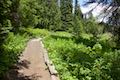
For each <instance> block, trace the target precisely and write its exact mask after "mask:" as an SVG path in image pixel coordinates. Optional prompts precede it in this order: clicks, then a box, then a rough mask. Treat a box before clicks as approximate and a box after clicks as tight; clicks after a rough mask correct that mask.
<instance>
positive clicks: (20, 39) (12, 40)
mask: <svg viewBox="0 0 120 80" xmlns="http://www.w3.org/2000/svg"><path fill="white" fill-rule="evenodd" d="M28 39H29V37H28V36H27V35H26V34H24V35H19V34H17V35H14V34H13V33H9V35H8V38H7V39H6V40H5V44H4V45H3V46H2V47H3V51H2V53H1V54H0V77H1V76H2V75H3V74H4V73H5V72H6V71H7V70H8V69H9V68H10V67H11V66H12V65H13V64H14V63H16V62H17V60H18V57H19V55H20V53H21V51H22V50H23V49H24V47H25V45H26V41H27V40H28Z"/></svg>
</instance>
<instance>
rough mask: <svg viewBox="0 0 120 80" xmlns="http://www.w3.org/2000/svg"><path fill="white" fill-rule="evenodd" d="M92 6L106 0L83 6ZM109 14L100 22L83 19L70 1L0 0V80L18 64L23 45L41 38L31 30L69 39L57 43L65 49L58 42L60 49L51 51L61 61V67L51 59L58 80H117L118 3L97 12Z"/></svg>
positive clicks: (119, 54) (119, 77)
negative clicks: (62, 34)
mask: <svg viewBox="0 0 120 80" xmlns="http://www.w3.org/2000/svg"><path fill="white" fill-rule="evenodd" d="M94 2H96V3H98V5H99V4H102V5H107V2H109V0H96V1H95V0H88V1H87V2H86V3H85V4H84V5H89V4H91V3H94ZM73 8H74V9H73ZM91 11H92V10H91ZM91 11H89V13H91ZM108 13H110V14H111V16H110V17H109V18H108V21H107V22H106V23H104V22H96V18H94V17H93V16H92V15H91V14H90V16H89V18H87V19H85V18H84V17H83V16H84V14H82V12H81V9H80V5H79V0H75V7H73V0H0V79H2V78H3V77H4V76H5V74H7V72H8V71H9V69H11V67H12V66H13V64H15V63H16V62H17V60H18V58H19V55H20V53H21V51H22V50H23V49H24V47H25V43H26V42H27V41H28V40H29V39H30V38H32V37H35V36H36V35H39V34H40V33H39V30H35V31H34V29H40V30H41V29H45V30H48V31H50V32H61V31H62V32H63V31H64V32H67V33H70V34H71V35H72V36H71V37H69V38H70V40H67V41H65V40H63V42H62V41H61V43H65V44H63V45H61V44H57V43H56V45H60V46H58V50H57V49H56V48H54V47H52V48H53V49H56V52H57V51H58V52H59V54H57V56H58V55H61V56H62V57H61V59H62V60H61V62H63V63H60V61H59V60H58V62H55V61H56V60H53V62H54V63H55V64H56V67H57V70H58V71H59V74H60V77H61V80H120V63H119V61H120V49H119V48H120V45H119V44H120V41H119V38H120V0H113V1H111V2H110V3H109V5H108V6H107V7H106V8H105V9H104V10H103V12H101V14H108ZM104 17H106V16H104ZM37 32H38V33H37ZM43 33H44V34H46V32H43ZM43 33H42V34H43ZM33 34H35V36H34V35H33ZM48 35H49V34H48ZM54 37H55V36H54ZM62 38H64V39H66V37H65V36H64V37H62ZM67 38H68V36H67ZM48 40H51V39H49V38H48ZM57 40H58V41H59V39H57ZM46 41H47V40H46ZM45 44H46V45H47V46H48V47H51V46H50V45H49V44H48V42H46V43H45ZM66 44H67V45H66ZM64 45H66V46H64ZM50 56H51V57H53V56H55V55H50ZM57 63H59V64H61V65H58V64H57ZM64 66H66V67H67V68H65V67H64ZM66 72H67V73H66Z"/></svg>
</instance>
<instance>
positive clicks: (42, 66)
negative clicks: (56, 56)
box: [8, 38, 60, 80]
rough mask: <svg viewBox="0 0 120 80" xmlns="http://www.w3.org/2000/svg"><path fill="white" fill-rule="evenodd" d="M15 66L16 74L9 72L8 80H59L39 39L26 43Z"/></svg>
mask: <svg viewBox="0 0 120 80" xmlns="http://www.w3.org/2000/svg"><path fill="white" fill-rule="evenodd" d="M17 66H18V68H17V69H16V74H15V72H13V71H11V72H10V74H9V75H8V77H9V80H60V79H59V76H58V72H57V71H56V70H55V67H54V65H53V63H52V61H50V59H49V57H48V53H47V50H46V49H45V47H44V45H43V43H42V39H41V38H39V39H31V40H30V41H29V42H28V44H27V47H26V48H25V50H24V51H23V53H22V55H21V56H20V60H19V62H18V64H17Z"/></svg>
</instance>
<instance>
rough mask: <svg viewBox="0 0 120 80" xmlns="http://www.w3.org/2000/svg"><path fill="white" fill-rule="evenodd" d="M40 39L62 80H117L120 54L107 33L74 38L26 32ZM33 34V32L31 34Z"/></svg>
mask: <svg viewBox="0 0 120 80" xmlns="http://www.w3.org/2000/svg"><path fill="white" fill-rule="evenodd" d="M27 31H29V33H30V34H31V36H34V37H42V38H43V42H44V44H45V47H46V49H47V50H48V53H49V57H50V59H51V60H52V61H53V63H54V64H55V67H56V69H57V71H58V73H59V75H60V79H61V80H119V79H120V64H119V61H120V50H117V49H116V43H115V41H114V40H113V36H112V34H110V33H103V34H99V35H97V36H93V35H92V34H86V33H82V34H81V35H80V36H79V38H77V39H76V38H75V37H74V36H73V35H72V34H70V33H67V32H62V31H59V32H50V31H47V30H39V29H34V30H33V29H29V30H27ZM34 31H35V32H34Z"/></svg>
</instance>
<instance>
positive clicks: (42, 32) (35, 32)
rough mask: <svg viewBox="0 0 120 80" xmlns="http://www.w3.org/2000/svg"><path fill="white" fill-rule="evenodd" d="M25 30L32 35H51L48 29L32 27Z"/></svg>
mask: <svg viewBox="0 0 120 80" xmlns="http://www.w3.org/2000/svg"><path fill="white" fill-rule="evenodd" d="M25 31H26V32H27V33H28V34H29V35H30V36H32V37H45V36H49V35H50V33H49V31H48V30H46V29H38V28H36V29H32V28H26V29H25Z"/></svg>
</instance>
